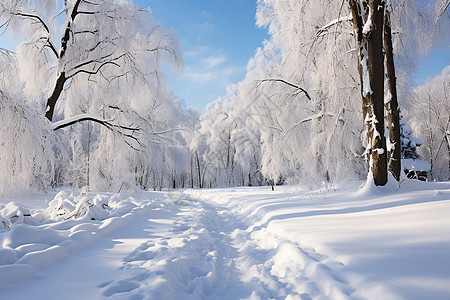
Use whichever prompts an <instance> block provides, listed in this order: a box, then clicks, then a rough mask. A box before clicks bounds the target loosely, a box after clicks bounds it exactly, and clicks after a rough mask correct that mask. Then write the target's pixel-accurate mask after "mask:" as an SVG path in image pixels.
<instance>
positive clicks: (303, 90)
mask: <svg viewBox="0 0 450 300" xmlns="http://www.w3.org/2000/svg"><path fill="white" fill-rule="evenodd" d="M258 81H259V82H260V83H263V82H281V83H284V84H286V85H288V86H290V87H293V88H295V89H297V90H300V91H301V92H302V93H304V94H305V96H306V98H308V100H310V101H311V97H310V96H309V94H308V92H307V91H306V90H305V89H304V88H302V87H300V86H298V85H295V84H293V83H290V82H287V81H286V80H284V79H263V80H258Z"/></svg>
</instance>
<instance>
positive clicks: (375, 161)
mask: <svg viewBox="0 0 450 300" xmlns="http://www.w3.org/2000/svg"><path fill="white" fill-rule="evenodd" d="M380 8H381V9H380ZM369 10H370V13H369V16H371V17H372V30H371V32H369V34H368V36H367V37H366V39H367V55H368V57H367V66H368V71H369V78H370V87H371V89H372V93H369V97H370V98H371V104H372V105H373V113H374V120H372V128H374V130H376V132H373V133H372V139H371V145H372V147H371V148H372V172H373V179H374V182H375V185H385V184H386V183H387V151H386V138H385V137H384V55H383V23H384V1H382V0H369ZM369 141H370V140H369Z"/></svg>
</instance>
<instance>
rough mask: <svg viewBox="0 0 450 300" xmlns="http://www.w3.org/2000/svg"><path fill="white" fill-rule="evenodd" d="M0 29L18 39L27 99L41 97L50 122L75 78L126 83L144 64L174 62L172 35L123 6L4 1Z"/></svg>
mask: <svg viewBox="0 0 450 300" xmlns="http://www.w3.org/2000/svg"><path fill="white" fill-rule="evenodd" d="M0 24H1V27H2V29H3V28H6V29H9V28H11V29H12V30H16V31H20V32H21V34H22V35H23V41H24V42H23V43H22V44H21V45H20V47H19V50H18V54H19V66H20V68H21V75H22V77H23V79H24V81H25V83H26V90H27V91H28V93H29V95H33V96H39V93H42V94H43V95H41V96H42V97H45V99H46V104H45V116H46V117H47V118H48V119H49V120H50V121H51V120H52V119H53V117H54V111H55V107H56V104H57V102H58V100H59V99H60V98H61V94H62V93H63V91H64V89H66V88H68V87H70V86H71V81H72V79H74V78H75V77H77V76H78V75H81V74H83V75H97V76H95V77H102V78H103V79H104V80H106V81H112V80H115V79H117V78H122V77H126V78H127V79H128V80H129V82H130V81H132V80H133V79H134V78H142V77H145V75H147V73H146V72H147V71H148V70H147V68H146V64H147V61H148V60H151V61H155V60H156V61H158V60H159V58H160V57H161V56H162V55H163V54H164V53H169V54H171V55H173V57H174V58H175V59H178V50H177V40H176V37H175V35H174V34H173V33H170V32H166V31H165V30H164V29H163V28H162V27H161V26H160V25H155V24H153V23H152V21H151V17H150V10H146V9H140V8H138V7H136V6H135V5H134V4H132V3H131V2H127V1H121V2H116V1H109V0H90V1H86V0H70V1H43V0H6V1H2V3H1V4H0ZM87 78H88V79H90V80H95V79H93V78H92V77H90V76H87ZM36 79H37V80H36ZM37 100H38V101H39V100H40V99H37Z"/></svg>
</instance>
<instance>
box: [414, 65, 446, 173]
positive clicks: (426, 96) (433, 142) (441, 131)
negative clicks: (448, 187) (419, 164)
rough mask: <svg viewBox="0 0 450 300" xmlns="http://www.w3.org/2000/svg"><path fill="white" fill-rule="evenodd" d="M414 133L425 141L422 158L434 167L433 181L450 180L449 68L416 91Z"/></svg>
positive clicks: (420, 151) (420, 150) (421, 150)
mask: <svg viewBox="0 0 450 300" xmlns="http://www.w3.org/2000/svg"><path fill="white" fill-rule="evenodd" d="M408 116H409V118H410V119H411V120H412V121H413V122H412V123H411V124H412V127H413V129H414V132H415V133H416V134H417V135H418V137H419V138H420V139H421V140H422V142H423V144H422V147H420V149H419V153H420V155H421V157H422V158H423V159H425V160H427V161H428V162H429V163H430V166H431V177H432V178H431V179H435V180H448V179H449V178H450V67H449V66H447V67H446V68H445V69H444V70H443V71H442V74H440V75H439V76H437V77H435V78H434V79H433V80H431V81H429V82H428V83H426V84H424V85H422V86H419V87H418V88H417V89H416V96H415V98H414V102H413V106H412V107H411V108H410V109H409V111H408Z"/></svg>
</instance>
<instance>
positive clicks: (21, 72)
mask: <svg viewBox="0 0 450 300" xmlns="http://www.w3.org/2000/svg"><path fill="white" fill-rule="evenodd" d="M256 6H257V8H256V19H255V20H256V25H257V26H260V27H262V28H265V29H266V30H267V32H268V34H269V38H268V39H267V40H265V41H264V42H263V43H262V44H261V46H260V47H259V48H258V49H256V50H255V54H254V56H253V57H252V58H251V59H250V61H249V62H248V65H247V73H246V76H245V78H244V79H243V80H242V81H241V82H238V83H236V84H234V85H231V86H229V87H228V89H227V91H226V93H224V96H223V97H221V98H219V99H215V100H214V101H212V102H211V103H210V104H209V105H208V107H207V108H206V109H205V110H204V111H203V112H200V111H198V110H197V109H195V108H186V106H185V105H184V103H183V101H182V100H181V99H179V98H177V97H176V96H174V94H173V93H172V92H171V91H170V90H169V88H168V86H167V79H166V76H165V74H164V72H163V71H162V68H161V65H162V64H163V63H167V62H168V63H170V64H171V65H172V66H173V68H174V69H176V70H178V69H182V66H183V62H182V61H183V57H182V53H181V51H180V41H179V39H178V37H177V35H176V33H175V32H174V31H173V30H170V29H166V28H165V27H164V26H163V25H161V24H160V23H157V22H155V20H154V17H153V16H152V12H151V10H150V9H142V8H140V7H137V6H136V5H134V4H133V3H132V2H127V1H110V0H89V1H88V0H71V1H56V0H55V1H40V0H4V1H2V3H0V30H1V31H2V32H3V33H4V34H15V35H19V36H21V38H22V43H21V44H20V45H19V47H18V49H17V52H11V51H10V50H6V49H3V48H0V61H1V63H0V107H1V109H0V114H1V116H2V117H1V118H0V136H1V143H0V170H1V172H0V194H1V195H2V196H4V197H14V196H17V195H20V194H22V193H23V192H26V191H48V190H55V189H56V190H57V189H61V188H73V189H80V188H83V187H86V188H87V189H88V190H89V191H98V192H100V191H110V192H119V191H136V190H140V189H144V190H161V189H172V188H212V187H232V186H261V185H279V184H297V183H301V184H303V185H306V186H310V187H318V186H332V185H341V184H345V183H346V182H349V181H355V180H361V179H362V180H364V179H366V178H367V176H368V174H369V177H370V176H371V178H373V180H374V181H375V184H376V185H385V184H386V182H387V181H388V180H395V181H398V182H400V181H401V178H402V177H403V176H404V175H403V174H405V172H410V171H411V170H413V171H415V172H420V171H425V172H427V180H429V181H446V180H448V179H449V178H450V128H449V127H450V98H449V97H450V94H449V93H450V66H448V67H446V68H445V69H444V70H443V71H442V74H441V75H439V76H437V77H435V78H433V79H431V80H429V81H428V82H427V83H425V84H423V85H421V86H415V85H414V83H413V81H412V79H411V76H412V74H413V72H414V69H415V68H416V66H417V64H418V61H419V60H420V59H421V57H423V56H424V55H425V54H426V53H428V52H429V51H430V49H431V47H432V46H433V45H434V44H436V43H439V42H440V43H444V44H445V43H447V44H448V38H449V35H448V29H449V28H450V27H449V26H450V18H449V2H448V1H446V0H436V1H432V2H430V3H429V2H427V1H425V2H421V1H413V0H402V1H397V0H390V1H384V0H371V1H357V0H349V1H337V0H336V1H334V0H333V1H330V0H326V1H325V0H317V1H316V0H315V1H289V0H258V1H257V2H256ZM322 7H326V8H327V9H325V10H324V9H321V8H322ZM212 100H213V99H212ZM402 161H403V162H404V163H403V166H401V165H400V163H401V162H402ZM424 165H425V167H423V166H424ZM388 171H389V175H388ZM391 175H392V176H391ZM413 176H414V175H413Z"/></svg>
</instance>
